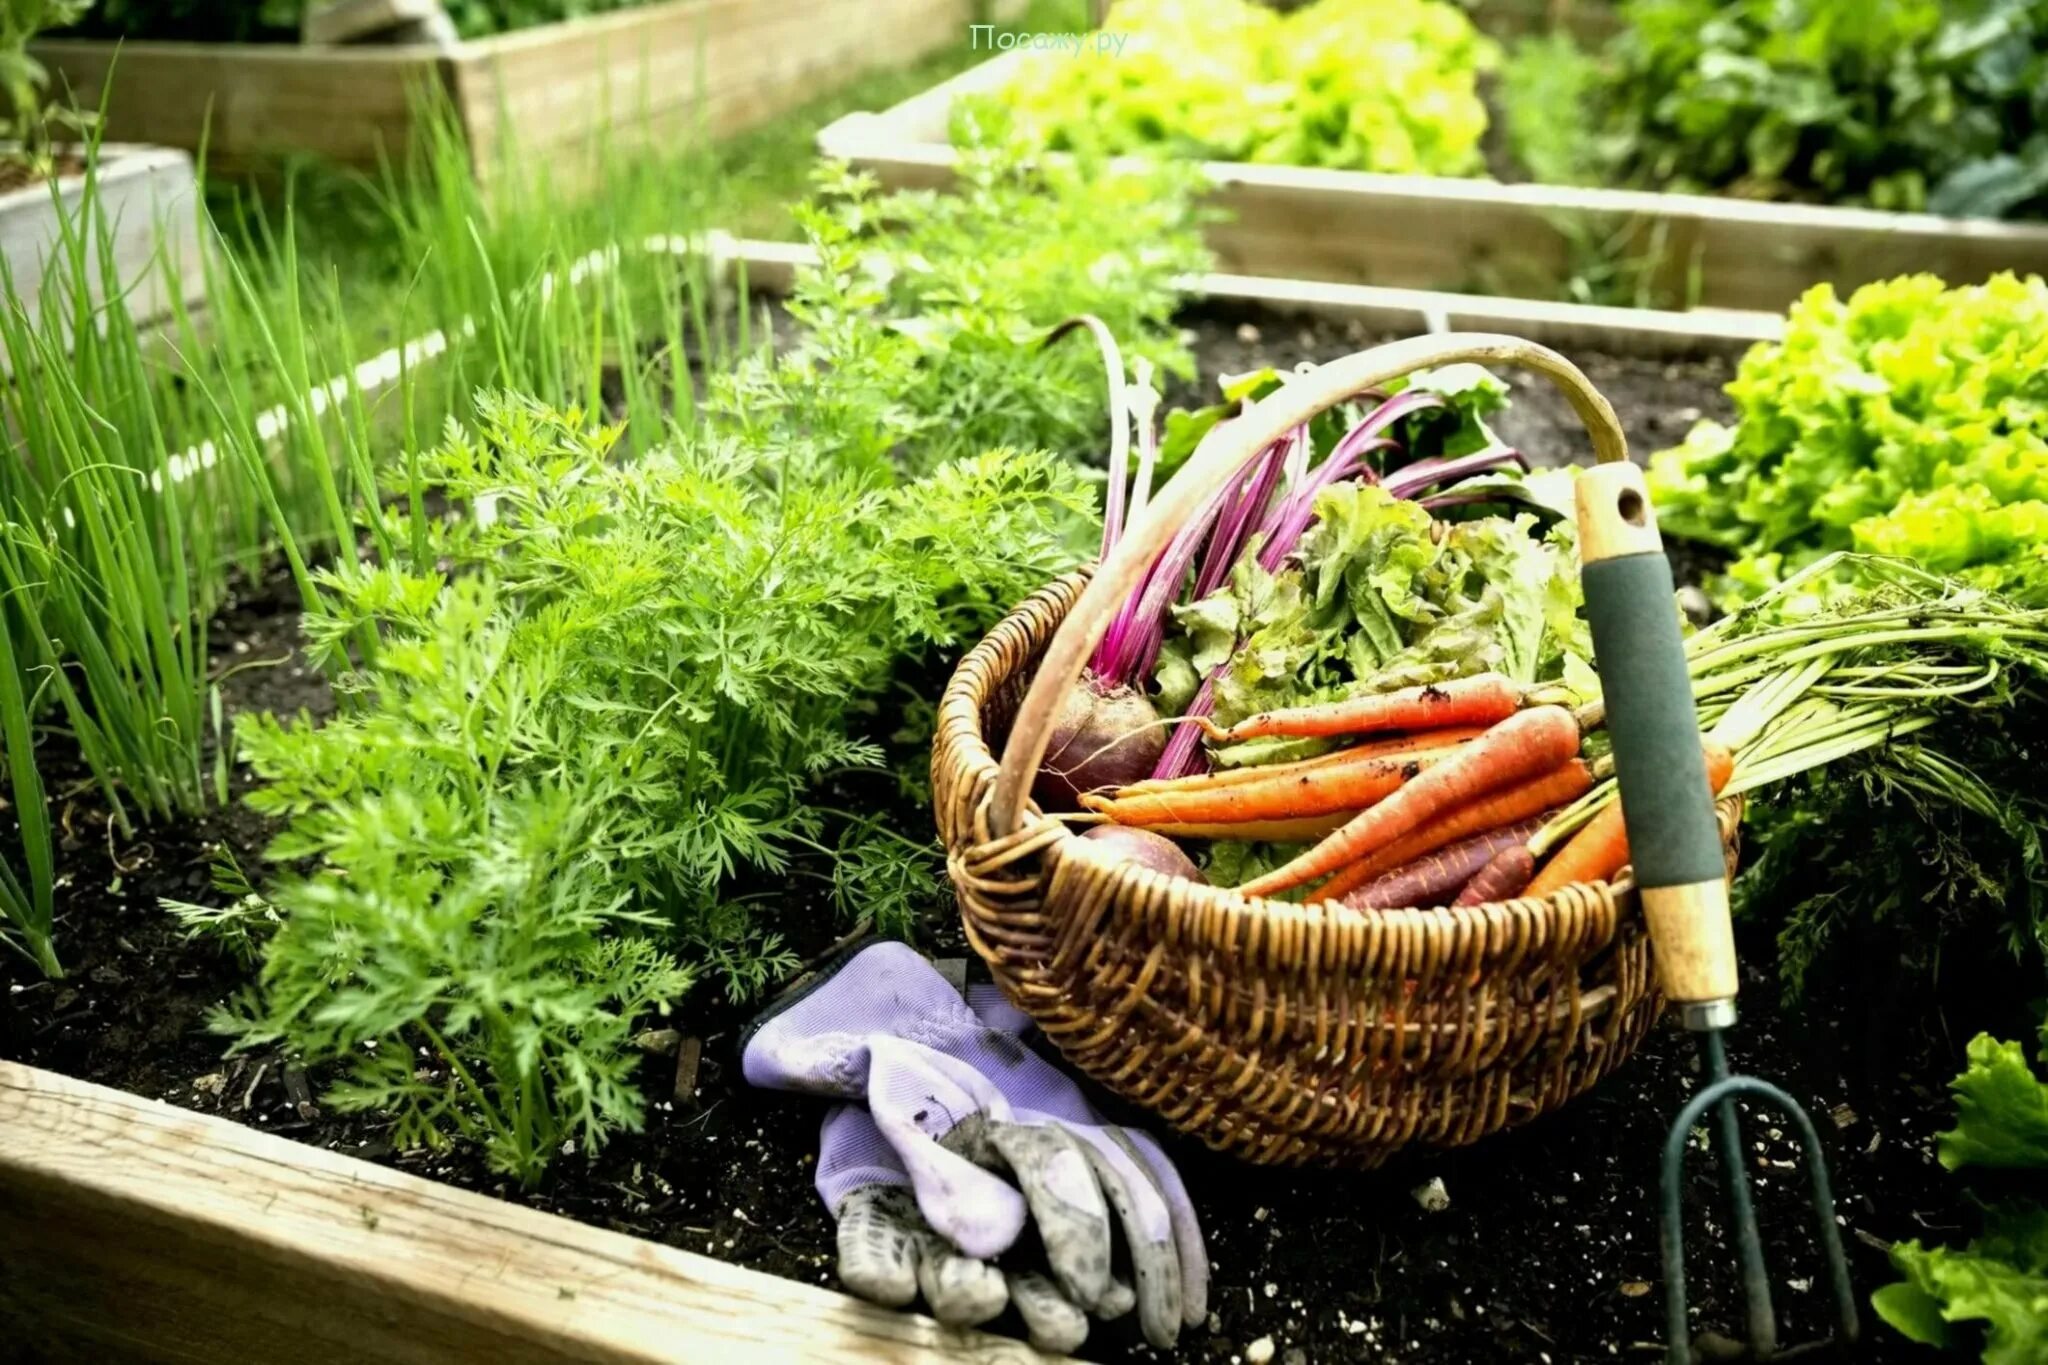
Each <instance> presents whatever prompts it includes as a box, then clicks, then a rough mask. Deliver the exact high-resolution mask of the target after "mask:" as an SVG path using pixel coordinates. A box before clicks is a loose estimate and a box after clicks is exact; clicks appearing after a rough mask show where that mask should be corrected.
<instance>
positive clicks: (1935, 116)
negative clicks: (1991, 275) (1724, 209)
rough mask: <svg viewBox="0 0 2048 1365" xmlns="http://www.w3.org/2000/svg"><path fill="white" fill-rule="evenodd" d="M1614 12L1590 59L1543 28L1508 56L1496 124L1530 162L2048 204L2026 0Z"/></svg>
mask: <svg viewBox="0 0 2048 1365" xmlns="http://www.w3.org/2000/svg"><path fill="white" fill-rule="evenodd" d="M1622 17H1623V26H1622V29H1621V31H1620V33H1619V34H1617V36H1616V37H1615V38H1614V40H1613V41H1612V42H1611V43H1610V44H1609V46H1608V47H1607V49H1606V51H1605V52H1604V53H1602V54H1601V56H1600V57H1599V58H1598V59H1597V60H1596V59H1592V58H1585V57H1576V56H1575V55H1574V54H1573V53H1571V52H1570V51H1568V50H1562V49H1561V48H1560V46H1559V45H1558V44H1556V43H1554V42H1538V43H1533V44H1529V45H1526V46H1525V47H1524V49H1523V50H1522V52H1520V53H1519V54H1518V55H1517V56H1516V58H1515V59H1514V60H1513V61H1512V62H1511V63H1510V66H1511V68H1519V70H1518V71H1516V72H1513V73H1511V76H1510V79H1509V80H1508V81H1507V82H1506V87H1505V93H1506V94H1507V95H1508V97H1509V99H1510V100H1511V101H1514V100H1517V99H1519V100H1521V101H1522V102H1523V107H1522V108H1521V109H1519V110H1517V109H1511V110H1510V113H1509V116H1508V123H1509V126H1510V129H1511V130H1513V131H1514V132H1516V133H1517V134H1519V136H1517V138H1516V139H1515V141H1516V150H1517V152H1518V153H1519V155H1520V156H1521V157H1522V159H1523V161H1524V162H1525V164H1526V165H1527V166H1528V167H1529V168H1530V169H1531V170H1532V171H1533V172H1535V173H1537V174H1538V175H1539V176H1544V175H1554V174H1559V173H1568V174H1570V175H1571V177H1572V178H1575V179H1581V180H1587V181H1591V182H1594V183H1602V184H1614V183H1623V184H1634V185H1642V186H1645V187H1648V188H1655V189H1692V190H1712V191H1723V192H1726V193H1730V194H1735V195H1740V196H1744V197H1749V198H1769V199H1803V200H1816V201H1821V202H1826V203H1835V204H1859V205H1869V206H1871V207H1874V208H1880V209H1897V210H1908V211H1912V210H1921V209H1926V210H1931V211H1933V212H1936V213H1949V214H1961V215H1966V216H1981V217H1993V218H1996V217H2006V216H2031V215H2034V214H2037V213H2038V212H2039V211H2040V210H2041V208H2042V207H2043V206H2044V203H2048V200H2044V195H2048V104H2044V103H2043V100H2042V95H2041V91H2042V90H2043V88H2044V77H2048V7H2044V6H2043V5H2041V4H2040V3H2038V0H1879V2H1878V3H1871V4H1854V3H1846V0H1736V2H1735V3H1723V2H1722V0H1628V3H1627V4H1625V5H1624V6H1623V7H1622ZM1588 68H1590V73H1589V74H1579V73H1581V72H1586V71H1587V69H1588ZM1582 129H1583V130H1590V131H1587V132H1585V133H1583V134H1581V136H1580V138H1579V139H1578V143H1579V145H1578V147H1577V148H1576V149H1573V148H1571V147H1566V146H1561V145H1560V137H1559V134H1560V130H1582Z"/></svg>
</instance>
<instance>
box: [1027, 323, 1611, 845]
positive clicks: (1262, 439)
mask: <svg viewBox="0 0 2048 1365" xmlns="http://www.w3.org/2000/svg"><path fill="white" fill-rule="evenodd" d="M1462 361H1478V362H1486V363H1496V364H1512V365H1521V366H1525V367H1526V368H1528V369H1531V370H1534V371H1536V372H1537V373H1538V374H1541V375H1542V376H1544V377H1545V378H1546V379H1548V380H1550V382H1551V383H1553V384H1555V385H1557V387H1558V388H1559V389H1561V390H1562V391H1563V392H1564V396H1565V397H1566V398H1567V399H1568V400H1570V402H1571V405H1572V411H1573V412H1575V413H1577V414H1578V418H1579V421H1580V423H1581V424H1583V425H1584V426H1585V428H1586V431H1587V432H1588V434H1590V435H1591V436H1592V438H1593V454H1594V457H1595V458H1596V459H1598V460H1600V461H1601V462H1602V463H1607V462H1610V461H1616V460H1626V459H1628V441H1627V439H1626V438H1625V437H1624V436H1623V435H1622V431H1621V423H1620V421H1619V420H1618V419H1617V418H1616V417H1615V415H1614V409H1613V408H1612V407H1610V406H1609V405H1608V402H1607V400H1606V399H1605V398H1603V397H1601V396H1600V391H1599V390H1598V389H1595V388H1594V387H1593V385H1592V382H1591V381H1590V380H1588V379H1587V378H1586V376H1585V375H1584V374H1582V373H1580V372H1579V369H1578V367H1577V366H1575V365H1573V364H1572V363H1571V362H1570V361H1569V360H1566V359H1565V358H1564V357H1563V356H1561V355H1559V354H1558V353H1557V352H1555V351H1553V350H1551V349H1550V348H1549V347H1547V346H1538V345H1537V344H1536V343H1535V342H1533V341H1523V340H1521V339H1520V338H1517V337H1510V336H1501V335H1498V334H1495V333H1491V332H1445V333H1441V334H1439V335H1436V336H1423V337H1410V338H1408V339H1407V340H1405V341H1394V342H1389V343H1387V344H1386V345H1384V346H1375V347H1373V348H1372V349H1371V350H1367V351H1359V352H1356V353H1355V354H1352V355H1348V356H1344V357H1342V358H1341V359H1338V360H1333V361H1331V362H1329V363H1328V364H1327V365H1321V366H1318V367H1317V368H1315V369H1313V370H1310V371H1308V372H1307V373H1305V374H1300V375H1295V376H1291V377H1289V378H1288V380H1287V382H1286V383H1285V384H1283V385H1282V386H1281V387H1280V388H1279V389H1277V390H1275V391H1274V392H1272V393H1270V394H1268V395H1266V397H1264V398H1262V399H1260V400H1259V401H1258V402H1257V403H1255V404H1253V405H1252V407H1251V408H1250V410H1248V411H1247V412H1245V413H1244V414H1243V415H1242V416H1239V417H1235V418H1232V419H1231V420H1230V421H1228V422H1222V423H1219V424H1217V425H1216V426H1215V427H1213V428H1211V429H1210V431H1209V434H1208V435H1206V436H1204V437H1203V438H1202V441H1201V444H1200V445H1198V446H1196V447H1195V451H1194V454H1192V455H1190V456H1189V457H1188V461H1187V463H1186V464H1184V465H1182V466H1181V468H1180V472H1178V473H1177V474H1175V475H1174V476H1173V478H1171V479H1170V480H1168V481H1167V483H1166V485H1165V487H1163V488H1161V489H1160V490H1159V491H1158V492H1157V493H1156V494H1154V496H1153V498H1152V501H1151V502H1149V503H1147V504H1146V506H1145V510H1144V512H1143V513H1142V514H1141V515H1140V516H1139V517H1138V519H1137V521H1136V523H1135V524H1134V525H1132V526H1130V527H1128V528H1126V530H1125V532H1124V534H1123V535H1122V536H1121V537H1120V538H1119V539H1118V541H1117V543H1116V548H1115V549H1113V550H1112V551H1110V554H1109V557H1108V558H1107V559H1105V560H1103V562H1102V564H1101V565H1100V566H1099V567H1098V568H1097V569H1096V571H1095V576H1094V577H1093V578H1092V579H1091V580H1090V581H1089V584H1088V586H1087V588H1086V589H1085V590H1083V592H1082V593H1081V597H1080V600H1079V601H1077V602H1075V603H1074V607H1073V610H1072V611H1069V612H1068V613H1067V616H1066V619H1065V620H1064V621H1062V622H1061V623H1060V627H1059V629H1058V631H1056V632H1055V633H1054V635H1053V637H1052V641H1051V643H1050V644H1048V645H1047V646H1046V650H1045V657H1044V658H1043V660H1041V662H1040V663H1039V666H1038V673H1037V675H1036V676H1035V677H1033V678H1032V680H1031V687H1030V689H1029V690H1028V691H1026V692H1025V694H1024V701H1023V704H1022V705H1021V706H1020V707H1018V709H1017V717H1016V720H1015V721H1014V722H1013V723H1012V725H1011V727H1010V738H1009V741H1008V742H1007V743H1006V744H1005V745H1004V746H1003V757H1002V764H1001V766H1000V768H999V769H998V770H997V773H996V785H995V791H994V794H993V797H992V799H991V800H990V803H989V829H990V833H991V835H992V836H993V837H996V838H1001V837H1003V836H1004V835H1007V834H1008V833H1009V832H1010V831H1011V830H1013V829H1015V828H1016V827H1017V816H1018V813H1019V812H1020V811H1021V810H1022V809H1023V805H1024V799H1025V796H1026V794H1027V793H1029V792H1030V790H1031V784H1032V780H1033V778H1035V777H1036V776H1037V774H1038V766H1039V764H1040V763H1042V762H1044V761H1045V747H1046V744H1047V743H1048V741H1049V740H1050V739H1051V735H1052V724H1053V719H1054V717H1055V716H1056V715H1057V714H1058V712H1059V706H1060V701H1061V699H1062V698H1063V697H1065V696H1066V694H1067V691H1068V689H1070V688H1071V687H1073V685H1074V684H1075V683H1076V682H1077V681H1079V679H1080V677H1081V670H1082V668H1083V667H1085V666H1086V664H1087V662H1088V656H1089V655H1090V654H1091V653H1093V652H1094V650H1095V646H1096V645H1097V643H1099V642H1100V641H1101V639H1102V635H1103V632H1104V631H1106V630H1108V629H1109V623H1110V620H1111V618H1112V617H1114V616H1115V615H1116V611H1117V608H1118V607H1119V606H1121V605H1122V604H1123V601H1124V599H1125V598H1127V597H1129V596H1130V594H1131V592H1132V590H1133V589H1135V588H1136V587H1137V585H1138V582H1139V580H1140V579H1141V578H1142V577H1143V576H1144V575H1145V573H1146V572H1147V570H1149V569H1150V567H1151V565H1152V562H1153V560H1155V559H1157V558H1158V557H1159V554H1160V551H1162V550H1164V549H1165V548H1166V543H1167V541H1169V540H1171V539H1172V538H1173V534H1174V532H1175V531H1177V530H1179V529H1180V527H1181V525H1182V524H1183V523H1185V522H1186V521H1187V519H1188V518H1189V517H1191V516H1193V515H1194V513H1195V510H1196V509H1197V508H1198V507H1199V506H1200V505H1201V503H1202V500H1203V499H1204V498H1206V497H1208V496H1209V495H1210V494H1211V493H1212V492H1214V491H1215V489H1216V488H1217V487H1218V486H1219V485H1220V484H1221V483H1222V482H1223V481H1224V480H1225V479H1227V478H1229V477H1230V475H1231V474H1232V473H1233V472H1234V471H1236V470H1237V469H1239V468H1241V467H1242V466H1243V465H1244V463H1245V462H1246V461H1247V460H1249V459H1251V458H1252V456H1254V455H1256V454H1258V453H1259V452H1260V451H1261V450H1264V449H1265V448H1266V447H1267V446H1269V445H1271V444H1273V442H1275V441H1277V440H1279V439H1280V438H1281V437H1282V436H1284V435H1286V434H1287V433H1288V432H1290V431H1292V430H1293V429H1294V428H1295V427H1297V426H1299V425H1301V424H1302V423H1303V422H1306V421H1308V420H1309V419H1310V418H1311V417H1314V416H1316V415H1317V414H1318V413H1321V412H1323V411H1324V410H1326V409H1328V408H1332V407H1335V406H1336V405H1337V404H1338V403H1341V402H1343V401H1344V400H1345V399H1347V398H1349V397H1351V396H1352V395H1353V394H1357V393H1362V392H1364V391H1365V390H1367V389H1371V388H1376V387H1378V386H1379V385H1382V384H1385V383H1387V382H1389V381H1390V380H1394V379H1398V378H1400V377H1401V376H1402V375H1405V374H1408V373H1410V372H1411V371H1414V370H1420V369H1426V368H1430V367H1433V366H1437V365H1451V364H1456V363H1459V362H1462Z"/></svg>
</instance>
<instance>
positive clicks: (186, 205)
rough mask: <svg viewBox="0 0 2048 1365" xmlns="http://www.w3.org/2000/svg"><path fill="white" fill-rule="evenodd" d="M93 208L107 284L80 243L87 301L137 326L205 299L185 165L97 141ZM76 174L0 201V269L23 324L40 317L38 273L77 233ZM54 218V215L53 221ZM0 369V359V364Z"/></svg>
mask: <svg viewBox="0 0 2048 1365" xmlns="http://www.w3.org/2000/svg"><path fill="white" fill-rule="evenodd" d="M95 179H96V182H97V189H96V195H97V199H98V205H97V207H96V209H95V210H94V212H95V217H96V218H97V219H98V220H100V221H101V222H102V223H103V224H104V232H105V235H106V237H107V239H108V246H109V247H110V248H111V250H112V262H113V270H114V275H115V277H116V278H114V279H112V280H109V279H107V278H106V271H105V269H104V264H103V262H102V260H101V256H100V250H99V246H98V243H97V241H96V240H92V239H90V238H89V239H88V241H87V243H86V254H87V257H88V260H87V263H86V274H87V280H88V285H89V288H90V290H91V294H92V300H93V302H94V304H96V305H97V304H104V303H105V302H106V301H107V300H108V299H109V298H113V297H117V296H118V297H120V298H122V299H123V300H124V302H125V304H126V306H127V309H128V312H129V315H130V316H131V317H133V318H134V319H135V320H136V322H138V323H148V322H155V321H159V320H161V319H163V318H165V317H168V316H169V315H170V314H171V312H172V311H173V310H174V307H175V305H176V304H178V303H180V302H182V303H185V304H189V305H193V306H195V307H196V306H197V305H199V304H201V303H203V302H204V300H205V297H206V270H205V260H204V256H203V253H202V251H201V249H200V243H199V218H198V213H199V185H198V181H197V180H196V178H195V177H194V175H193V170H192V158H191V157H189V156H187V155H185V153H183V152H180V151H172V150H169V149H167V148H163V147H133V146H127V145H125V144H118V143H113V142H108V143H104V144H102V145H101V147H100V151H99V165H98V169H97V171H96V173H95ZM85 192H86V182H85V177H84V176H83V175H68V176H63V177H60V178H59V179H58V181H57V186H56V193H55V194H54V195H53V194H52V193H51V187H50V186H49V185H47V184H44V183H40V182H39V183H36V184H33V185H23V186H21V187H20V188H18V189H14V190H9V191H8V192H7V193H5V194H0V256H4V257H5V258H6V262H7V274H8V277H9V278H10V279H11V280H12V281H13V285H14V297H15V298H16V299H17V300H18V301H19V303H20V305H21V308H22V311H23V313H24V314H25V315H26V316H27V318H28V319H29V321H30V322H31V323H34V322H35V321H36V320H37V319H38V318H40V317H41V315H42V311H43V275H44V272H45V271H46V269H47V268H48V267H49V265H50V264H51V262H52V261H53V260H54V259H55V258H56V257H57V256H58V255H60V254H61V253H63V252H64V251H65V250H66V249H67V248H66V246H65V245H64V242H65V234H66V228H65V226H64V225H65V224H66V223H67V222H68V223H69V224H70V228H69V231H71V232H73V233H77V232H80V231H82V230H84V229H85V228H86V226H87V225H85V224H82V223H80V222H79V213H80V209H81V207H82V206H83V204H84V201H85ZM60 213H61V215H62V217H61V218H60V216H59V215H60ZM6 364H8V361H7V359H6V358H0V366H5V365H6Z"/></svg>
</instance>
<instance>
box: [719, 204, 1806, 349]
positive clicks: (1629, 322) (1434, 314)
mask: <svg viewBox="0 0 2048 1365" xmlns="http://www.w3.org/2000/svg"><path fill="white" fill-rule="evenodd" d="M680 247H681V244H680V243H679V244H678V248H679V249H680ZM705 250H706V251H707V252H709V254H710V255H711V258H712V260H713V261H714V262H715V263H716V265H717V268H718V269H719V271H720V272H721V273H722V274H723V275H725V276H726V277H727V278H736V277H739V276H744V278H745V280H746V283H747V287H748V289H749V290H750V291H751V292H753V293H756V294H782V293H787V292H788V291H789V289H790V288H791V287H792V285H793V283H794V281H795V278H796V272H797V271H798V270H799V269H801V268H803V267H804V266H805V265H808V264H811V263H813V262H815V261H816V260H817V255H816V253H815V252H813V251H812V250H811V248H810V247H808V246H805V245H802V244H800V243H796V242H764V241H752V240H748V239H744V238H733V237H730V236H728V235H726V234H724V233H713V234H711V236H710V238H709V239H708V241H707V242H706V244H705ZM1186 288H1187V292H1188V295H1189V297H1190V298H1191V299H1193V300H1196V301H1200V302H1206V303H1227V304H1240V305H1243V306H1244V307H1247V308H1258V309H1265V310H1269V311H1272V312H1277V313H1300V314H1308V315H1312V316H1318V317H1326V318H1335V319H1339V320H1342V321H1357V322H1359V323H1362V324H1363V325H1365V326H1366V327H1369V328H1371V329H1372V330H1374V331H1376V332H1385V333H1391V334H1406V335H1415V334H1420V333H1424V332H1447V331H1450V332H1507V333H1510V334H1512V335H1515V336H1520V337H1526V338H1527V339H1529V340H1530V341H1537V342H1541V343H1542V344H1544V345H1546V346H1552V347H1556V348H1558V349H1560V350H1563V351H1566V352H1567V353H1569V352H1570V351H1571V350H1574V349H1586V350H1597V351H1604V352H1607V353H1609V354H1614V355H1628V356H1641V357H1643V358H1645V359H1654V360H1683V359H1696V358H1698V357H1701V356H1710V355H1713V356H1739V355H1741V354H1742V353H1743V352H1744V351H1747V350H1748V349H1749V348H1750V347H1751V346H1753V345H1755V344H1756V343H1757V342H1760V341H1775V340H1777V339H1778V338H1780V337H1781V336H1783V335H1784V330H1785V320H1784V318H1783V317H1781V316H1780V315H1778V314H1776V313H1755V312H1738V311H1732V310H1722V309H1694V310H1692V311H1689V312H1683V313H1679V312H1669V311H1665V310H1661V309H1655V308H1606V307H1600V306H1597V305H1593V304H1584V303H1558V302H1553V301H1551V300H1548V299H1519V298H1501V297H1489V296H1486V295H1480V294H1462V293H1448V292H1444V291H1440V290H1427V289H1390V288H1382V287H1377V286H1370V285H1353V284H1333V283H1329V282H1326V281H1320V280H1288V279H1276V278H1273V277H1270V276H1253V275H1231V274H1205V275H1197V276H1195V277H1194V278H1192V279H1190V280H1188V281H1186Z"/></svg>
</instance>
